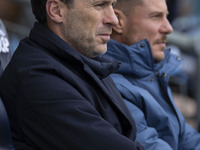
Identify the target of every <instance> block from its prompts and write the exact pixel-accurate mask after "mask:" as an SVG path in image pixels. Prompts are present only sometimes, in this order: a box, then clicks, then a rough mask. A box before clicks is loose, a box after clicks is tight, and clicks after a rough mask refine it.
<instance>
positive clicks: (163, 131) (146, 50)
mask: <svg viewBox="0 0 200 150" xmlns="http://www.w3.org/2000/svg"><path fill="white" fill-rule="evenodd" d="M106 56H107V57H109V58H112V59H114V60H119V61H120V62H121V63H122V64H121V67H120V69H119V70H117V73H114V74H112V75H111V77H112V78H113V80H114V82H115V83H116V85H117V87H118V89H119V91H120V93H121V95H122V97H123V99H124V101H125V102H126V104H127V106H128V108H129V110H130V112H131V114H132V116H133V117H134V119H135V122H136V128H137V138H136V140H137V141H138V142H140V143H141V144H142V145H143V146H144V148H145V149H148V150H161V149H162V150H199V149H200V134H199V133H198V132H197V131H196V130H194V129H193V128H192V127H191V126H190V125H188V124H187V123H186V122H185V120H184V117H183V116H182V114H181V113H180V111H179V110H178V108H177V107H176V105H175V102H174V99H173V95H172V92H171V90H170V87H169V85H168V81H169V78H170V75H171V73H172V72H174V71H175V70H176V69H177V67H178V66H179V65H180V63H181V58H180V57H177V56H175V55H173V54H172V53H170V50H169V49H167V50H165V59H164V60H163V61H161V62H159V63H157V64H156V63H154V60H153V56H152V53H151V49H150V45H149V43H148V41H147V40H142V41H140V42H138V43H136V44H134V45H131V46H126V45H124V44H121V43H118V42H116V41H114V40H110V42H109V43H108V51H107V53H106Z"/></svg>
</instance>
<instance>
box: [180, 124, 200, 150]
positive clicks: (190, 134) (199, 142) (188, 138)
mask: <svg viewBox="0 0 200 150" xmlns="http://www.w3.org/2000/svg"><path fill="white" fill-rule="evenodd" d="M183 124H184V128H183V131H182V133H183V134H182V135H181V140H180V145H181V147H182V150H188V149H192V150H199V149H200V133H198V132H197V131H196V130H195V129H194V128H193V127H191V126H190V125H189V124H188V123H186V122H184V123H183Z"/></svg>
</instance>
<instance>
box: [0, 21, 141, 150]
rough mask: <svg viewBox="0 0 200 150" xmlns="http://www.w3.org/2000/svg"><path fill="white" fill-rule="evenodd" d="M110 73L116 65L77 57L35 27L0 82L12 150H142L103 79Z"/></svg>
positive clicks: (123, 109) (128, 117) (124, 110)
mask: <svg viewBox="0 0 200 150" xmlns="http://www.w3.org/2000/svg"><path fill="white" fill-rule="evenodd" d="M116 68H118V63H112V62H108V61H107V60H104V59H101V58H96V59H89V58H86V57H84V56H82V55H80V54H79V53H78V52H77V51H75V50H74V49H73V48H72V47H70V46H69V45H68V44H67V43H65V42H64V41H63V40H62V39H60V38H59V37H58V36H57V35H55V34H54V33H52V32H51V31H50V30H48V29H47V28H46V27H44V26H43V25H41V24H40V23H36V24H35V26H34V28H33V29H32V31H31V33H30V36H29V38H26V39H24V40H23V41H21V42H20V45H19V47H18V49H17V50H16V51H15V53H14V55H13V58H12V60H11V63H10V64H9V66H8V67H7V68H6V70H5V72H4V74H3V76H2V78H1V79H0V94H1V95H2V98H3V100H4V103H5V106H6V109H7V111H8V115H9V118H10V122H11V129H12V135H13V140H14V144H15V147H16V149H20V150H32V149H42V150H111V149H112V150H136V149H139V150H140V149H142V147H141V146H140V145H139V144H138V143H136V142H134V140H135V134H136V129H135V123H134V120H133V118H132V116H131V114H130V112H129V111H128V109H127V107H126V105H125V104H124V102H123V100H122V99H121V97H120V94H119V92H118V90H117V88H116V87H115V84H114V82H113V81H112V80H111V78H110V77H109V76H108V75H109V74H110V73H111V72H112V71H113V70H115V69H116Z"/></svg>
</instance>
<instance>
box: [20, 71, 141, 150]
mask: <svg viewBox="0 0 200 150" xmlns="http://www.w3.org/2000/svg"><path fill="white" fill-rule="evenodd" d="M26 79H27V80H26ZM31 79H32V80H31ZM20 82H23V87H20V91H21V92H20V93H21V94H20V97H21V99H23V100H26V101H24V102H22V103H20V104H19V106H20V108H19V110H20V112H19V114H18V115H20V117H19V118H21V120H20V129H21V130H22V132H23V133H24V135H26V136H25V140H26V142H27V143H28V144H29V145H32V146H35V149H38V148H39V149H43V150H142V149H143V148H141V147H140V145H139V144H137V143H136V142H134V141H132V140H130V139H128V138H127V137H125V136H123V135H121V134H120V133H119V132H118V131H117V130H116V129H115V128H114V127H113V126H112V125H111V124H110V123H109V122H107V121H106V120H104V119H103V118H102V117H101V115H100V114H99V113H98V112H97V111H96V109H95V108H94V106H92V105H91V103H90V102H88V101H87V100H86V99H85V98H84V97H82V95H81V94H80V92H79V91H78V90H77V89H76V88H75V87H73V86H71V84H70V83H67V82H65V81H64V80H63V79H62V78H60V77H58V76H56V75H55V74H51V73H49V72H48V70H47V71H43V73H41V72H40V73H38V72H34V73H31V75H30V74H29V75H28V77H27V75H24V78H23V80H22V81H20ZM71 82H73V81H71Z"/></svg>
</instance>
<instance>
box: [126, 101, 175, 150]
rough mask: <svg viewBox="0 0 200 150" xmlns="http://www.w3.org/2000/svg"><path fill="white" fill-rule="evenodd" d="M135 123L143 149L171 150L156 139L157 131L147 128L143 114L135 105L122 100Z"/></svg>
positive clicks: (162, 141) (167, 145)
mask: <svg viewBox="0 0 200 150" xmlns="http://www.w3.org/2000/svg"><path fill="white" fill-rule="evenodd" d="M124 101H125V103H126V105H127V106H128V109H129V110H130V112H131V114H132V116H133V118H134V119H135V122H136V127H137V137H136V141H138V142H139V143H140V144H141V145H142V146H143V147H144V149H148V150H161V149H162V150H172V148H171V146H170V145H169V144H168V143H167V142H165V141H164V140H162V139H160V138H159V137H158V134H157V131H156V130H155V129H154V128H152V127H149V126H148V125H147V122H146V120H145V117H144V113H143V112H142V111H141V110H140V108H138V107H137V106H136V105H135V104H133V103H131V102H130V101H128V100H126V99H124Z"/></svg>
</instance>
